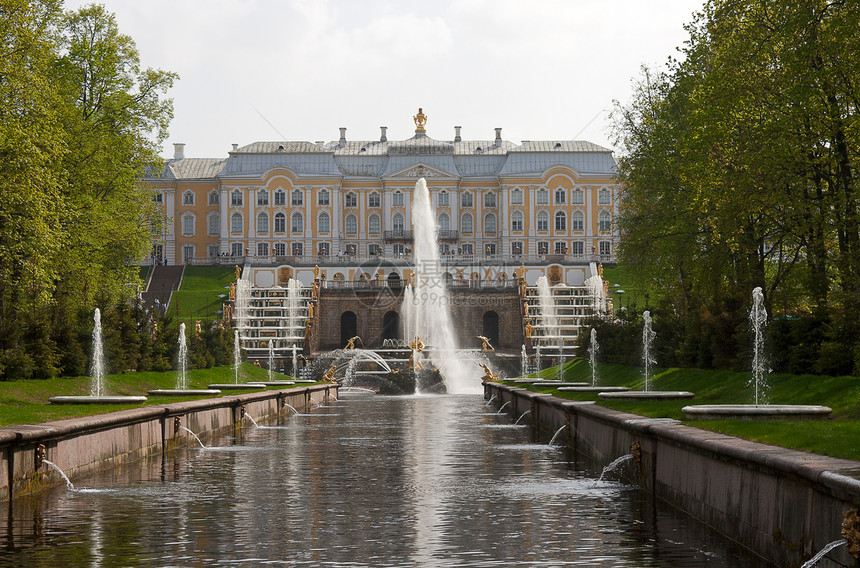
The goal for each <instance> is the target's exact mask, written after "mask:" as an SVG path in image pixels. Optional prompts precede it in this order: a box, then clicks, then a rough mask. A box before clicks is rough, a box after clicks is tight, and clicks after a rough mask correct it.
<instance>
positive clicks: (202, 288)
mask: <svg viewBox="0 0 860 568" xmlns="http://www.w3.org/2000/svg"><path fill="white" fill-rule="evenodd" d="M235 279H236V272H235V268H233V267H230V266H188V267H186V268H185V277H184V278H183V279H182V286H181V287H180V288H179V290H177V291H176V292H174V293H173V299H171V301H170V312H171V313H172V314H174V315H175V316H177V317H178V319H179V321H181V322H185V324H186V325H190V324H191V323H192V322H193V320H195V319H217V318H220V317H221V314H220V313H219V312H218V310H220V309H221V307H222V304H223V303H224V300H225V298H226V297H227V296H229V294H230V290H229V288H230V283H231V282H233V281H234V280H235ZM219 294H223V295H224V298H222V297H219Z"/></svg>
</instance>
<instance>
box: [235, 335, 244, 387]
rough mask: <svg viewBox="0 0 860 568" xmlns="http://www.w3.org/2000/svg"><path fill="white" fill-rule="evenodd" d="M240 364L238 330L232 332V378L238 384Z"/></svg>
mask: <svg viewBox="0 0 860 568" xmlns="http://www.w3.org/2000/svg"><path fill="white" fill-rule="evenodd" d="M241 363H242V347H241V345H240V344H239V330H238V329H236V330H234V331H233V377H234V378H235V380H236V384H237V385H238V384H239V365H240V364H241Z"/></svg>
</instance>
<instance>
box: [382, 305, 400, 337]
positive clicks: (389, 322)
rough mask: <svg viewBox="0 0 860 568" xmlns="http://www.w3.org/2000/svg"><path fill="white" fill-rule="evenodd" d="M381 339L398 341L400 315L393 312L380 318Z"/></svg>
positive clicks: (386, 313)
mask: <svg viewBox="0 0 860 568" xmlns="http://www.w3.org/2000/svg"><path fill="white" fill-rule="evenodd" d="M382 339H400V314H398V313H397V312H395V311H394V310H392V311H390V312H385V315H384V316H382Z"/></svg>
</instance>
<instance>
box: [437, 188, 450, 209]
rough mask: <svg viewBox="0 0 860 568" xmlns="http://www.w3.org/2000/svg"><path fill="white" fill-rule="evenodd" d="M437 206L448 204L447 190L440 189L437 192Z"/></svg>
mask: <svg viewBox="0 0 860 568" xmlns="http://www.w3.org/2000/svg"><path fill="white" fill-rule="evenodd" d="M439 206H440V207H447V206H448V192H447V191H440V192H439Z"/></svg>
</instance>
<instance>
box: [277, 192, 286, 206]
mask: <svg viewBox="0 0 860 568" xmlns="http://www.w3.org/2000/svg"><path fill="white" fill-rule="evenodd" d="M286 204H287V192H286V191H284V190H283V189H279V190H277V191H275V205H286Z"/></svg>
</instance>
